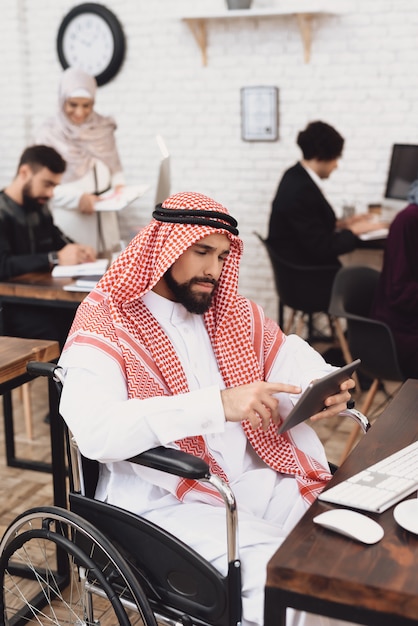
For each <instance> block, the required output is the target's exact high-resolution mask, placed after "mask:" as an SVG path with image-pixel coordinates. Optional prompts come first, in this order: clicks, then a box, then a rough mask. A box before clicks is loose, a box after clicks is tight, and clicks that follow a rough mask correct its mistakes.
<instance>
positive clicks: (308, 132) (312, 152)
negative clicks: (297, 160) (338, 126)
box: [297, 122, 344, 161]
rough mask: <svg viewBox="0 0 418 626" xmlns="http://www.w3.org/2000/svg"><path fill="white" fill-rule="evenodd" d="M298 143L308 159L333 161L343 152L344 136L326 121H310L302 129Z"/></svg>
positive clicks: (304, 156)
mask: <svg viewBox="0 0 418 626" xmlns="http://www.w3.org/2000/svg"><path fill="white" fill-rule="evenodd" d="M297 144H298V146H299V148H300V149H301V150H302V154H303V158H304V159H306V160H308V161H309V160H310V159H318V160H319V161H333V160H334V159H338V158H339V157H340V156H341V155H342V152H343V146H344V138H343V137H342V136H341V135H340V133H339V132H338V131H336V130H335V128H333V127H332V126H330V125H329V124H326V123H325V122H310V123H309V124H308V125H307V127H306V128H305V130H302V131H300V133H299V134H298V138H297Z"/></svg>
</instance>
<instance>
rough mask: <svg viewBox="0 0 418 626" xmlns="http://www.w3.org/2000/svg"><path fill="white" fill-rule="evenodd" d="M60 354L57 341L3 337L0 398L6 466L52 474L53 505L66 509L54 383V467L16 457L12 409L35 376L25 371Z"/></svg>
mask: <svg viewBox="0 0 418 626" xmlns="http://www.w3.org/2000/svg"><path fill="white" fill-rule="evenodd" d="M59 354H60V348H59V344H58V342H57V341H46V340H42V339H21V338H18V337H4V336H3V337H0V394H1V395H2V396H3V411H4V435H5V444H6V460H7V464H8V465H9V466H12V467H21V468H24V469H32V470H38V471H51V470H52V473H53V487H54V502H55V504H57V505H59V506H65V505H66V502H65V467H63V459H64V447H63V445H64V444H63V432H62V424H61V420H60V419H58V395H57V392H56V389H55V385H54V383H53V382H52V381H51V383H52V384H51V385H50V386H49V408H50V414H51V423H50V429H51V451H52V463H51V464H48V463H43V462H40V461H33V460H29V459H18V458H16V456H15V442H14V425H13V408H12V399H11V391H12V390H13V389H15V388H16V387H19V386H20V385H23V384H25V383H27V382H29V380H32V376H29V374H28V373H27V371H26V367H27V364H28V363H29V361H42V362H46V361H53V360H54V359H57V358H58V357H59Z"/></svg>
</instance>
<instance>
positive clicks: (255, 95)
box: [241, 86, 279, 141]
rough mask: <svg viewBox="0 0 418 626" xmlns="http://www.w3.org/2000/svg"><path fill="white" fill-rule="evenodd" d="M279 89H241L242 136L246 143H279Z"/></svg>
mask: <svg viewBox="0 0 418 626" xmlns="http://www.w3.org/2000/svg"><path fill="white" fill-rule="evenodd" d="M278 100H279V90H278V88H277V87H263V86H261V87H242V88H241V136H242V139H243V140H244V141H277V139H278Z"/></svg>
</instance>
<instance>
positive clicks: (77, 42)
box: [57, 2, 125, 85]
mask: <svg viewBox="0 0 418 626" xmlns="http://www.w3.org/2000/svg"><path fill="white" fill-rule="evenodd" d="M57 51H58V57H59V60H60V63H61V65H62V67H63V68H64V69H66V68H67V67H70V66H71V67H78V68H80V69H82V70H84V71H85V72H87V73H88V74H90V75H92V76H94V77H95V78H96V81H97V84H98V85H104V84H105V83H108V82H109V81H110V80H111V79H112V78H113V77H114V76H115V75H116V74H117V72H118V71H119V69H120V67H121V65H122V63H123V59H124V56H125V36H124V33H123V29H122V26H121V24H120V22H119V20H118V18H117V17H116V15H115V14H114V13H112V11H110V10H109V9H108V8H106V7H105V6H103V5H101V4H96V3H93V2H86V3H83V4H79V5H78V6H76V7H74V8H73V9H71V11H70V12H69V13H67V15H66V16H65V17H64V19H63V20H62V22H61V25H60V28H59V30H58V35H57Z"/></svg>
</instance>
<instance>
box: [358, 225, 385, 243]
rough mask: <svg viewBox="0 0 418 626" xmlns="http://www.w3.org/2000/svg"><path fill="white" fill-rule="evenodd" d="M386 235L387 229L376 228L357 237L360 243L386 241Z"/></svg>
mask: <svg viewBox="0 0 418 626" xmlns="http://www.w3.org/2000/svg"><path fill="white" fill-rule="evenodd" d="M388 233H389V229H388V228H378V229H376V230H371V231H370V232H368V233H363V234H362V235H359V236H360V239H361V240H362V241H372V240H373V239H386V237H387V236H388Z"/></svg>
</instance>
